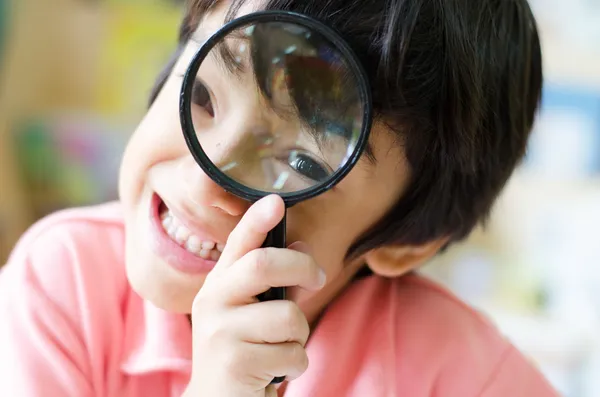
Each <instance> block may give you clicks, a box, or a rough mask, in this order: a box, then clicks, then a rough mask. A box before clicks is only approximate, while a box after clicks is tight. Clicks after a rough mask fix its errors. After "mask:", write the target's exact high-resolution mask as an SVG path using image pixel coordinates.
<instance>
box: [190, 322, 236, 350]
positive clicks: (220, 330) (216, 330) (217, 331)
mask: <svg viewBox="0 0 600 397" xmlns="http://www.w3.org/2000/svg"><path fill="white" fill-rule="evenodd" d="M228 334H229V327H227V326H226V325H225V321H224V320H223V319H222V318H220V317H219V316H211V317H208V318H205V319H204V318H203V320H202V326H200V327H199V329H198V331H197V334H196V335H197V338H200V339H201V340H203V341H204V342H205V343H207V344H208V346H213V347H214V346H215V344H216V343H217V342H220V341H222V340H224V339H226V338H227V335H228Z"/></svg>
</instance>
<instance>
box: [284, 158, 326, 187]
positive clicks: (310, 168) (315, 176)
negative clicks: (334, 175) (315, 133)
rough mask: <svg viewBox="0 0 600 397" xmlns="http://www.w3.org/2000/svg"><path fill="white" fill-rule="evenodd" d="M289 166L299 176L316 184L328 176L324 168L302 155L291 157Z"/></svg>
mask: <svg viewBox="0 0 600 397" xmlns="http://www.w3.org/2000/svg"><path fill="white" fill-rule="evenodd" d="M289 165H290V167H292V168H293V169H294V171H296V172H297V173H299V174H300V175H302V176H304V177H306V178H309V179H311V180H313V181H317V182H321V181H324V180H325V179H327V178H329V175H330V172H329V170H328V169H327V168H326V167H324V166H323V165H321V164H319V162H317V161H315V160H314V159H312V158H310V157H309V156H307V155H306V154H303V153H296V154H295V155H294V156H291V157H290V160H289Z"/></svg>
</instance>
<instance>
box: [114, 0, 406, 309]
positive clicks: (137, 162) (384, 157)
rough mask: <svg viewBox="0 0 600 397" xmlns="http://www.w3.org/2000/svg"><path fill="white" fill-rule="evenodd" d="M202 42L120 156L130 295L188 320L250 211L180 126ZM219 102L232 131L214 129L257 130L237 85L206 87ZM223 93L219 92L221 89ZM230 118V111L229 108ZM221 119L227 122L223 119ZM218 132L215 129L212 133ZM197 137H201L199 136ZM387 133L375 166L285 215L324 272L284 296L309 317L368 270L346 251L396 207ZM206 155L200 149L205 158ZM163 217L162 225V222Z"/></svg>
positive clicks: (190, 49) (212, 21)
mask: <svg viewBox="0 0 600 397" xmlns="http://www.w3.org/2000/svg"><path fill="white" fill-rule="evenodd" d="M223 20H224V7H221V8H220V9H216V10H215V11H213V12H212V13H211V14H209V15H208V16H207V17H206V19H205V20H204V21H203V22H202V24H201V25H200V27H199V29H198V32H196V35H197V36H204V37H206V35H207V34H210V33H212V32H214V31H215V30H217V29H218V28H219V27H220V26H222V23H223ZM198 47H199V44H198V43H197V42H195V41H194V40H192V41H191V42H190V44H189V45H188V46H187V48H186V49H185V51H184V53H183V55H182V56H181V58H180V59H179V61H178V63H177V64H176V66H175V68H174V70H173V72H172V73H171V76H170V77H169V79H168V80H167V81H166V83H165V85H164V88H163V89H162V91H161V93H160V94H159V96H158V97H157V99H156V101H155V102H154V103H153V105H152V107H151V108H150V109H149V111H148V113H147V114H146V116H145V118H144V119H143V120H142V122H141V124H140V125H139V127H138V129H137V130H136V131H135V133H134V134H133V136H132V138H131V140H130V142H129V144H128V147H127V149H126V152H125V156H124V160H123V164H122V169H121V176H120V195H121V200H122V203H123V207H124V210H125V222H126V239H127V243H126V250H127V256H126V263H127V272H128V277H129V279H130V282H131V284H132V286H133V287H134V289H135V290H136V291H137V292H138V293H139V294H140V295H141V296H142V297H144V298H145V299H148V300H150V301H151V302H153V303H154V304H155V305H157V306H159V307H161V308H163V309H166V310H169V311H177V312H182V313H189V312H190V310H191V306H192V302H193V299H194V297H195V295H196V294H197V292H198V291H199V289H200V288H201V287H202V284H203V282H204V279H205V276H206V274H207V273H208V272H209V271H210V268H211V267H212V266H213V265H214V263H215V262H214V260H215V259H217V258H218V256H219V248H221V247H220V246H221V245H222V244H224V243H225V242H226V240H227V237H228V235H229V233H230V232H231V231H232V230H233V228H234V227H235V226H236V224H237V223H238V222H239V220H240V219H241V217H242V215H243V214H244V212H245V211H246V210H247V209H248V207H249V206H250V203H248V202H246V201H244V200H241V199H239V198H237V197H235V196H233V195H231V194H228V193H226V192H225V191H224V190H223V189H222V188H221V187H219V186H218V185H216V184H215V183H214V182H213V181H212V180H211V179H210V178H209V177H207V176H206V175H205V174H204V173H203V171H202V169H201V168H200V167H199V166H198V165H197V164H196V163H195V162H194V160H193V158H192V156H191V154H190V152H189V151H188V149H187V146H186V144H185V141H184V138H183V135H182V132H181V126H180V123H179V105H178V104H179V101H178V97H179V92H180V89H181V83H182V77H181V76H182V75H183V74H184V73H185V71H186V69H187V67H188V65H189V62H190V60H191V58H192V57H193V55H194V53H195V51H196V50H197V49H198ZM208 84H213V86H210V87H208V88H209V89H210V90H211V92H212V93H213V95H214V100H215V102H227V103H229V104H231V106H228V108H229V109H230V110H229V111H231V112H233V114H229V115H227V117H226V118H227V120H228V122H229V124H227V125H224V123H220V124H219V127H218V128H239V127H237V126H244V128H248V129H251V128H252V127H260V126H261V123H264V120H263V119H262V118H260V117H256V116H255V114H256V112H253V111H249V110H250V109H252V108H253V107H255V106H257V103H256V102H255V98H254V97H244V95H243V94H240V92H239V90H237V91H236V89H235V86H234V85H233V82H231V85H229V84H228V83H227V80H223V79H218V81H217V79H212V80H211V81H209V82H208ZM219 85H221V86H219ZM226 111H227V110H226ZM221 116H223V115H221ZM213 128H214V127H213ZM198 132H199V133H201V131H198ZM395 142H396V141H395V139H394V137H393V135H392V133H391V132H389V131H387V130H386V128H385V127H383V126H382V125H381V124H377V123H375V125H374V127H373V130H372V133H371V144H372V146H373V151H374V155H375V158H376V162H375V163H371V162H370V161H369V160H368V159H366V158H363V159H361V160H360V161H359V163H358V164H357V166H356V167H354V169H353V170H352V171H351V172H350V173H349V174H348V175H347V176H346V178H345V179H344V180H343V181H341V182H340V183H339V184H338V185H337V186H336V187H335V188H333V189H332V190H331V191H328V192H326V193H324V194H322V195H321V196H318V197H316V198H314V199H311V200H309V201H306V202H303V203H300V204H298V205H296V206H294V207H293V208H291V209H289V210H288V220H287V221H288V231H287V239H288V242H289V243H292V242H294V241H303V242H305V243H306V244H308V245H309V246H310V247H311V253H312V255H313V257H314V258H315V260H316V262H317V263H318V264H319V265H320V266H321V267H322V268H323V269H324V270H325V272H326V273H327V281H328V283H327V286H326V287H325V288H324V289H323V290H321V291H319V292H316V293H315V292H310V293H309V292H307V291H300V290H298V289H294V288H290V291H289V295H290V297H291V298H292V299H294V300H296V301H297V302H298V303H299V304H300V306H301V307H302V309H303V310H304V311H305V312H306V314H307V315H308V316H309V319H310V317H314V315H315V314H316V313H318V312H319V311H320V310H321V309H322V308H323V306H325V305H326V304H327V303H328V302H329V301H330V300H331V299H332V298H333V297H334V296H335V294H336V293H337V292H339V291H340V290H341V288H343V287H344V286H345V285H346V284H347V283H348V282H349V281H350V280H351V278H352V277H353V276H354V274H355V273H356V272H357V271H358V269H359V267H360V266H361V265H362V264H363V263H364V258H362V260H361V258H359V260H356V261H354V262H353V263H347V262H346V261H345V256H346V253H347V252H348V249H349V248H350V246H351V245H352V244H353V243H354V242H355V241H356V239H357V238H358V237H360V236H361V235H362V234H363V233H364V232H365V231H367V229H368V228H369V227H371V226H372V225H373V224H374V223H376V222H377V221H378V220H379V219H380V218H381V217H382V216H384V214H385V213H386V212H387V211H388V210H389V209H390V208H391V207H392V206H393V204H394V203H395V202H396V201H397V200H398V199H399V197H400V195H401V193H402V189H403V187H404V186H405V184H406V180H407V178H408V172H407V167H406V166H405V162H404V155H403V153H402V151H401V149H400V148H399V147H398V145H397V144H396V143H395ZM211 149H215V148H210V147H205V150H206V151H207V152H209V151H210V150H211ZM163 218H165V219H166V221H164V222H163Z"/></svg>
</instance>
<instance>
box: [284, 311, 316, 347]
mask: <svg viewBox="0 0 600 397" xmlns="http://www.w3.org/2000/svg"><path fill="white" fill-rule="evenodd" d="M281 319H282V321H283V329H284V330H285V332H286V335H287V339H288V340H290V341H292V340H293V341H299V342H301V343H304V342H305V341H306V339H308V333H309V327H308V323H307V321H306V317H305V316H304V313H303V312H302V310H300V307H298V305H297V304H295V303H294V302H285V305H284V306H283V313H282V315H281Z"/></svg>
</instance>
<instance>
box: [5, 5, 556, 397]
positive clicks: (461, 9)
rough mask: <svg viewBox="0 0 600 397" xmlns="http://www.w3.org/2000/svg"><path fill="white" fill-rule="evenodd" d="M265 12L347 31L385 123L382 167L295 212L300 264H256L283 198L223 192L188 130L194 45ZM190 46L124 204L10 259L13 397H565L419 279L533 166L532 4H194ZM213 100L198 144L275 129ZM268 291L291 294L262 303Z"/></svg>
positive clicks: (75, 216)
mask: <svg viewBox="0 0 600 397" xmlns="http://www.w3.org/2000/svg"><path fill="white" fill-rule="evenodd" d="M259 9H283V10H290V11H295V12H300V13H303V14H307V15H309V16H312V17H315V18H318V19H320V20H322V21H324V22H326V23H327V24H329V25H330V26H332V27H333V28H335V29H337V30H338V31H339V32H340V33H341V34H342V36H344V37H345V38H346V40H347V41H348V42H349V44H350V45H351V46H352V47H353V49H354V50H355V51H356V52H357V53H358V54H359V56H360V58H361V61H362V63H363V65H364V67H365V68H366V70H367V72H368V74H369V77H370V80H371V84H372V89H373V97H374V106H375V109H376V112H377V114H376V115H377V118H376V121H375V123H374V126H373V130H372V134H371V142H370V143H371V145H372V147H373V156H372V157H373V158H372V159H367V158H363V159H361V160H360V162H359V164H358V165H357V167H355V168H354V169H353V170H352V172H351V173H350V174H348V176H347V177H346V178H345V179H344V180H343V181H342V182H341V183H340V184H339V185H338V186H336V188H335V189H333V190H332V191H330V192H327V193H325V194H323V195H321V196H319V197H317V198H315V199H312V200H309V201H308V202H305V203H302V204H299V205H297V206H295V207H293V208H291V209H290V210H289V212H288V231H287V233H288V238H289V240H290V241H292V242H293V243H292V244H291V245H290V246H289V247H288V249H260V246H261V243H262V241H263V240H264V238H265V235H266V233H267V231H268V230H270V229H271V228H272V227H274V226H275V225H276V224H277V223H278V222H279V220H280V219H281V217H282V215H283V203H282V201H281V199H280V198H278V197H277V196H270V197H267V198H265V199H263V200H261V201H259V202H257V203H256V204H254V205H252V206H250V204H249V203H247V202H245V201H243V200H240V199H239V198H237V197H235V196H232V195H230V194H228V193H227V192H225V191H223V190H222V189H221V188H220V187H219V186H217V185H216V184H214V183H213V182H212V181H211V180H210V179H209V178H208V177H207V176H206V175H204V174H203V173H202V171H201V170H200V169H199V167H197V166H196V164H195V163H194V161H193V159H192V157H191V156H190V154H189V152H188V151H187V149H186V146H185V143H184V140H183V137H182V134H181V129H180V126H179V122H178V101H177V98H178V94H179V90H180V86H181V80H182V74H183V73H184V72H185V70H186V67H187V65H188V64H189V61H190V59H191V57H192V56H193V54H194V51H195V50H196V49H197V48H198V46H199V43H198V42H197V41H199V37H206V36H207V34H210V33H211V32H214V31H216V30H217V29H218V28H219V27H220V26H222V25H223V23H224V22H225V21H226V20H228V19H231V18H233V17H236V16H240V15H243V14H247V13H249V12H252V11H254V10H259ZM180 33H181V34H180V43H179V47H178V49H177V51H176V53H175V56H174V57H173V59H172V61H171V62H170V63H169V65H168V67H167V68H166V70H165V72H164V73H163V74H162V75H161V76H160V77H159V80H158V84H157V86H156V89H155V92H154V95H153V96H152V101H151V106H150V109H149V111H148V113H147V115H146V116H145V118H144V119H143V120H142V122H141V123H140V125H139V127H138V129H137V130H136V131H135V133H134V134H133V136H132V138H131V140H130V142H129V144H128V147H127V149H126V152H125V155H124V159H123V163H122V168H121V175H120V202H119V204H116V203H111V204H107V205H104V206H100V207H94V208H91V209H77V210H70V211H64V212H62V213H60V214H57V215H53V216H51V217H49V218H47V219H45V220H43V221H42V222H40V223H38V224H37V225H36V226H35V227H33V228H32V230H31V231H29V232H28V234H27V235H26V236H25V237H24V238H23V239H22V240H21V242H20V243H19V245H18V246H17V247H16V249H15V252H14V253H13V255H12V256H11V259H10V260H9V263H8V266H7V267H6V269H5V271H4V274H3V275H2V278H1V279H0V280H1V281H0V283H1V284H0V308H1V312H0V313H1V316H2V319H3V323H2V326H1V327H0V350H1V351H2V356H1V357H0V365H1V368H0V387H3V388H4V389H3V391H4V390H6V394H8V395H18V396H23V397H34V396H42V395H44V396H46V395H49V396H78V397H81V396H102V397H105V396H111V397H112V396H119V397H129V396H160V397H162V396H182V395H183V396H187V397H204V396H211V397H212V396H219V397H246V396H247V397H250V396H252V397H258V396H260V397H263V396H275V395H277V394H279V395H285V396H286V397H289V396H292V397H295V396H303V397H304V396H311V397H319V396H374V397H378V396H382V397H383V396H411V397H424V396H436V397H437V396H452V397H454V396H456V397H469V396H473V397H475V396H485V397H500V396H517V397H518V396H523V397H525V396H527V397H529V396H536V397H546V396H555V395H556V394H555V393H554V392H553V391H552V390H551V388H550V387H549V386H548V384H547V382H546V381H545V380H544V379H543V378H542V377H541V376H540V374H539V373H538V372H537V371H536V370H535V369H534V368H533V367H532V366H531V365H530V364H528V363H527V361H526V360H525V359H524V358H523V357H522V356H521V355H520V354H519V353H518V352H517V351H516V350H515V349H514V348H513V347H512V346H511V345H510V344H509V343H508V342H506V341H505V340H503V339H502V338H501V337H500V336H499V335H498V333H497V331H495V330H494V328H493V327H492V326H490V325H489V324H488V323H487V322H486V321H485V320H484V319H482V318H480V317H479V316H478V315H477V314H475V313H474V312H473V311H472V310H470V309H469V308H467V307H466V306H465V305H463V304H461V303H460V302H459V301H458V300H457V299H455V298H454V297H452V296H451V295H450V294H448V293H447V292H445V291H443V290H442V289H441V288H439V287H437V286H435V285H434V284H433V283H431V282H429V281H427V280H425V279H423V278H421V277H418V276H416V275H414V274H413V270H415V269H416V268H418V267H419V266H420V265H421V264H423V263H425V262H426V261H427V260H428V259H430V258H431V257H432V256H434V255H435V254H436V253H437V252H438V251H439V250H440V249H441V248H442V247H444V246H446V245H448V244H449V243H452V242H454V241H458V240H460V239H462V238H464V237H465V236H467V235H468V234H469V232H470V231H471V229H472V228H473V227H474V226H475V225H476V224H477V223H478V222H479V221H481V220H482V219H484V218H485V216H486V215H487V213H488V212H489V210H490V208H491V206H492V204H493V202H494V200H495V198H496V197H497V195H498V193H499V192H500V190H501V189H502V187H503V185H504V184H505V182H506V181H507V179H508V178H509V177H510V175H511V173H512V171H513V169H514V168H515V166H516V165H517V163H518V162H519V160H520V159H521V157H522V156H523V153H524V151H525V146H526V143H527V138H528V135H529V132H530V130H531V127H532V124H533V120H534V114H535V111H536V109H537V105H538V102H539V98H540V90H541V85H542V71H541V56H540V48H539V41H538V37H537V32H536V28H535V22H534V19H533V16H532V14H531V12H530V10H529V7H528V5H527V3H526V2H525V0H480V1H467V0H450V1H448V0H446V1H427V0H385V1H384V0H372V1H359V0H329V1H327V2H316V1H306V0H303V1H300V0H270V1H264V2H263V1H258V0H256V1H255V0H247V1H218V0H192V1H191V2H190V4H189V6H188V8H187V12H186V15H185V17H184V20H183V24H182V28H181V31H180ZM200 87H203V88H201V89H200V90H199V92H197V93H196V95H195V102H196V105H197V108H196V109H195V112H196V113H195V116H196V117H198V118H199V119H200V120H202V121H203V124H202V125H205V126H206V128H207V129H209V128H210V129H212V130H211V131H212V132H219V128H222V129H223V130H222V131H223V132H225V131H229V132H230V131H232V130H234V129H246V128H251V127H264V125H262V124H261V123H264V119H265V118H264V117H261V116H263V114H262V113H261V110H260V107H259V106H258V105H257V103H255V102H253V100H252V99H248V98H244V97H240V95H236V92H235V90H234V89H232V88H231V86H229V85H228V84H227V80H226V79H225V78H224V77H223V78H218V79H214V80H212V81H209V82H207V84H206V86H200ZM217 121H219V122H217ZM240 131H241V130H240ZM205 149H206V148H205ZM208 149H209V150H218V149H219V148H217V147H215V148H208ZM276 286H286V287H289V288H288V290H289V298H290V299H289V300H287V301H275V302H257V301H256V299H255V298H254V297H255V296H256V295H257V294H259V293H261V292H263V291H265V290H266V289H268V288H269V287H276ZM309 363H310V364H309ZM276 376H286V377H287V380H288V382H286V383H284V384H283V385H281V387H278V388H277V387H275V386H273V385H269V383H270V381H271V379H273V377H276Z"/></svg>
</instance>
